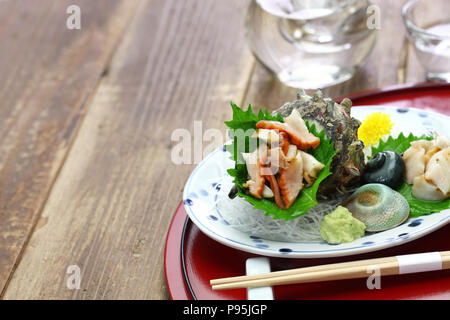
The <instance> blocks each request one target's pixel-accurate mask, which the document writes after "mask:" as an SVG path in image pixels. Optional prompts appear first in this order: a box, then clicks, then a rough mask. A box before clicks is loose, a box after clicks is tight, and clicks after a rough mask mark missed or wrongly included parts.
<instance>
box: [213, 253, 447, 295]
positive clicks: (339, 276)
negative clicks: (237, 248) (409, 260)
mask: <svg viewBox="0 0 450 320" xmlns="http://www.w3.org/2000/svg"><path fill="white" fill-rule="evenodd" d="M439 255H440V257H441V260H442V269H450V251H444V252H439ZM411 256H412V255H411ZM399 257H405V256H399ZM370 266H374V267H375V266H376V267H377V268H378V269H379V270H380V276H387V275H396V274H400V265H399V260H398V257H397V256H393V257H386V258H377V259H367V260H360V261H351V262H343V263H334V264H328V265H322V266H315V267H307V268H298V269H291V270H284V271H277V272H270V273H266V274H258V275H251V276H240V277H232V278H223V279H214V280H211V281H210V283H211V285H212V289H213V290H223V289H235V288H250V287H261V286H273V285H286V284H295V283H307V282H319V281H330V280H343V279H356V278H365V277H368V276H369V275H370V274H369V273H368V272H367V271H368V267H370ZM417 272H422V271H417Z"/></svg>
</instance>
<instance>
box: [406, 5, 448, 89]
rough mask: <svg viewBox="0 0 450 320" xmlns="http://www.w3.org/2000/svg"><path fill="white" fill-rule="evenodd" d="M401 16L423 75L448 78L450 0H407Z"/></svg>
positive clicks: (431, 77)
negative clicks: (423, 71)
mask: <svg viewBox="0 0 450 320" xmlns="http://www.w3.org/2000/svg"><path fill="white" fill-rule="evenodd" d="M402 16H403V21H404V22H405V26H406V30H407V32H408V39H409V40H410V42H411V43H412V44H413V46H414V49H415V51H416V53H417V56H418V58H419V61H420V63H421V64H422V66H423V67H424V69H425V77H426V79H427V80H429V81H443V82H450V1H449V0H413V1H409V2H408V3H406V4H405V6H404V7H403V10H402Z"/></svg>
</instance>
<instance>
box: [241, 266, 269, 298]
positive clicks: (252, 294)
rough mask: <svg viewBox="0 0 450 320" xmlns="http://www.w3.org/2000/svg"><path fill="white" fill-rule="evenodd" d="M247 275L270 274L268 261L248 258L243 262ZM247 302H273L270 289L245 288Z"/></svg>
mask: <svg viewBox="0 0 450 320" xmlns="http://www.w3.org/2000/svg"><path fill="white" fill-rule="evenodd" d="M245 269H246V273H247V275H255V274H264V273H269V272H270V261H269V259H268V258H264V257H260V258H248V259H247V260H246V262H245ZM247 299H248V300H273V289H272V287H270V286H268V287H257V288H247Z"/></svg>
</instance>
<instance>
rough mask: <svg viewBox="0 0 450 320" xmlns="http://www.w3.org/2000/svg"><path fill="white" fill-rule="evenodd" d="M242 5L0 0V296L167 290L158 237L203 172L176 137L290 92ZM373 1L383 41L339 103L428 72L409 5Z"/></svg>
mask: <svg viewBox="0 0 450 320" xmlns="http://www.w3.org/2000/svg"><path fill="white" fill-rule="evenodd" d="M248 2H249V1H248V0H186V1H179V0H95V1H92V0H76V1H72V0H70V1H69V0H58V1H52V0H40V1H32V0H20V1H14V0H3V1H0V42H1V50H0V74H1V77H0V237H1V240H0V241H1V242H0V288H1V297H2V298H4V299H167V298H168V297H169V296H168V292H167V288H166V284H165V279H164V271H163V264H164V261H163V252H164V241H165V236H166V233H167V230H168V227H169V223H170V221H171V217H172V214H173V212H174V210H175V209H176V208H177V206H178V204H179V201H180V199H181V193H182V190H183V185H184V182H185V181H186V179H187V177H188V175H189V174H190V172H191V170H192V169H193V168H194V166H195V164H192V165H175V164H173V162H172V161H171V157H170V155H171V150H172V147H173V146H174V142H173V141H172V139H171V134H172V132H173V130H175V129H176V128H186V129H188V130H191V131H192V130H193V126H194V121H195V120H202V121H203V129H204V130H205V129H207V128H219V129H220V130H223V131H225V126H224V125H223V121H224V120H226V119H229V118H230V116H231V112H230V111H231V108H230V107H229V101H230V100H233V101H235V102H236V103H238V104H240V105H244V104H248V103H252V104H253V105H255V106H263V107H267V108H269V109H275V108H277V107H278V106H280V104H281V103H282V102H284V101H287V100H292V98H293V97H295V90H294V89H289V88H286V87H283V86H282V85H281V84H280V83H279V82H277V81H276V80H275V79H274V77H273V76H272V75H270V74H269V73H268V72H267V71H265V70H264V69H263V68H262V67H261V66H260V65H259V64H258V63H257V62H256V61H255V59H254V58H253V56H252V55H251V53H250V52H249V50H248V49H247V46H246V43H245V39H244V28H243V21H244V16H245V12H246V8H247V5H248ZM375 3H377V4H378V5H379V6H380V8H381V30H380V31H379V37H378V41H377V44H376V47H375V49H374V50H373V52H372V54H371V56H370V59H369V61H368V63H367V64H366V66H365V67H364V68H363V69H362V70H361V71H360V72H359V73H358V74H357V75H356V76H355V77H354V78H353V79H352V80H351V81H348V82H347V83H345V84H343V85H340V86H337V87H334V88H330V89H327V90H325V93H326V94H327V95H329V96H331V97H337V96H341V95H345V94H349V93H351V92H355V91H360V90H365V89H371V88H377V87H382V86H389V85H394V84H397V83H403V82H416V81H422V79H423V75H422V74H423V71H422V70H421V69H420V67H419V66H418V63H417V60H416V58H415V56H414V54H413V53H412V50H411V48H410V47H409V45H408V44H407V43H406V42H405V31H404V27H403V24H402V21H401V17H400V8H401V5H402V3H404V1H388V0H378V1H375ZM71 4H76V5H78V6H79V8H80V9H81V29H79V30H78V29H73V30H71V29H68V28H67V27H66V20H67V19H68V17H69V14H68V13H67V12H66V9H67V7H68V6H69V5H71ZM74 266H75V267H74ZM74 268H79V269H78V270H79V271H80V277H81V278H80V286H79V289H77V288H76V286H75V288H74V287H73V285H72V286H71V285H68V283H69V282H70V283H72V282H71V281H73V279H74V278H73V276H74V275H75V271H73V270H75V269H74ZM73 283H75V284H76V282H73ZM73 283H72V284H73Z"/></svg>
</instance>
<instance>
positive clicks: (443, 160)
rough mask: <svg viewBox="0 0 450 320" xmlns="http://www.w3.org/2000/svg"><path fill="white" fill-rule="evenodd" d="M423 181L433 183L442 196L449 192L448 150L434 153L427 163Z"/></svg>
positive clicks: (449, 161)
mask: <svg viewBox="0 0 450 320" xmlns="http://www.w3.org/2000/svg"><path fill="white" fill-rule="evenodd" d="M425 179H427V180H428V181H430V182H431V183H433V184H434V185H435V186H436V187H438V188H439V190H441V191H442V193H443V194H447V193H448V192H449V191H450V148H446V149H444V150H442V151H439V152H437V153H435V154H434V155H433V156H432V157H431V159H430V161H428V163H427V168H426V170H425Z"/></svg>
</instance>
